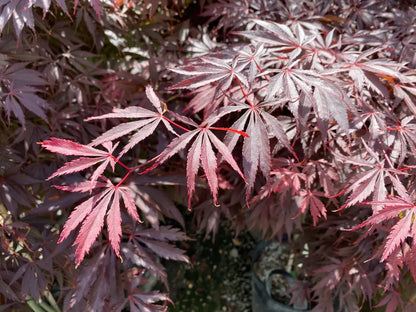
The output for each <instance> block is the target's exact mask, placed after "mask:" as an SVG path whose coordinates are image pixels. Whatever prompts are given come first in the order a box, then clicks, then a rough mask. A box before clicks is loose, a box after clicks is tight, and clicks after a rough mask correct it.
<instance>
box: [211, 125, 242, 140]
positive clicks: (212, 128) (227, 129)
mask: <svg viewBox="0 0 416 312" xmlns="http://www.w3.org/2000/svg"><path fill="white" fill-rule="evenodd" d="M208 129H210V130H223V131H231V132H235V133H238V134H240V135H242V136H245V137H247V138H248V137H249V135H248V134H247V133H245V132H244V131H240V130H236V129H231V128H222V127H209V128H208Z"/></svg>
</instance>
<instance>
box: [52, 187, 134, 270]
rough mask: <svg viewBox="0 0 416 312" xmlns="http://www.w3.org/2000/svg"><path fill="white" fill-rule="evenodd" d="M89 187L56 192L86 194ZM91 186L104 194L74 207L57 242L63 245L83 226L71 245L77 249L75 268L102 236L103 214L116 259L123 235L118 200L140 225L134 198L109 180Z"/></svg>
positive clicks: (65, 188) (99, 193)
mask: <svg viewBox="0 0 416 312" xmlns="http://www.w3.org/2000/svg"><path fill="white" fill-rule="evenodd" d="M91 185H93V183H92V182H91V181H88V182H85V183H83V184H82V185H70V186H63V187H58V188H59V189H61V190H65V191H70V192H82V191H84V192H86V191H89V190H90V189H91ZM94 186H95V187H96V188H97V187H100V188H101V187H104V190H102V191H100V192H98V193H96V194H95V195H92V196H91V197H90V198H88V199H87V200H86V201H84V202H82V203H81V204H80V205H78V206H77V207H75V209H74V211H72V213H71V215H70V216H69V218H68V220H67V221H66V223H65V225H64V227H63V229H62V232H61V234H60V236H59V241H58V242H62V241H63V240H65V239H66V238H67V237H68V236H69V234H70V233H71V232H72V231H73V230H74V229H75V228H77V227H78V225H79V224H80V223H81V222H82V226H81V229H80V231H79V233H78V236H77V238H76V240H75V242H74V245H78V247H77V250H76V252H75V256H76V259H75V262H76V264H77V265H79V264H80V263H81V262H82V260H83V259H84V257H85V254H86V253H87V252H88V251H89V250H90V248H91V246H92V244H93V243H94V241H95V239H96V238H97V236H98V234H99V233H100V232H101V230H102V228H103V226H104V217H105V215H106V213H107V217H106V221H107V229H108V233H109V240H110V243H111V247H112V248H113V250H114V252H115V253H116V255H117V256H118V257H120V237H121V234H122V230H121V215H120V198H122V199H123V203H124V206H125V207H126V209H127V212H128V213H129V215H130V216H131V217H132V218H133V219H134V220H136V221H139V222H141V220H140V217H139V215H138V213H137V210H136V205H135V202H134V198H133V196H132V194H131V192H130V190H129V189H128V188H127V187H123V186H115V185H113V184H112V183H111V182H110V181H109V180H107V183H102V182H99V183H98V184H95V183H94ZM107 211H108V212H107Z"/></svg>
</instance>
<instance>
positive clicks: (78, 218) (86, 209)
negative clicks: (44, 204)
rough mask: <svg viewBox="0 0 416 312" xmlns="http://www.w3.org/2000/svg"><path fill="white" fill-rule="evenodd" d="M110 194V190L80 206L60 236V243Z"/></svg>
mask: <svg viewBox="0 0 416 312" xmlns="http://www.w3.org/2000/svg"><path fill="white" fill-rule="evenodd" d="M108 194H109V190H105V191H103V192H101V193H99V194H97V195H94V196H92V197H90V198H89V199H87V200H86V201H84V202H83V203H81V204H80V205H78V206H77V207H76V208H75V209H74V210H73V211H72V213H71V215H70V216H69V218H68V220H66V222H65V225H64V227H63V230H62V232H61V235H60V236H59V240H58V242H59V243H61V242H62V241H63V240H64V239H66V238H67V237H68V235H69V233H71V232H72V231H73V230H74V229H75V228H76V227H77V226H78V225H79V224H80V223H81V222H82V221H83V220H84V219H85V218H86V217H87V216H88V215H89V214H90V212H91V211H92V209H93V207H94V206H95V205H96V203H97V202H99V201H100V200H101V199H102V198H103V197H104V196H106V195H108Z"/></svg>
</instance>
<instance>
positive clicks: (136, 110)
mask: <svg viewBox="0 0 416 312" xmlns="http://www.w3.org/2000/svg"><path fill="white" fill-rule="evenodd" d="M146 95H147V98H148V99H149V100H150V102H151V103H152V104H153V106H154V107H155V108H156V110H157V112H153V111H151V110H148V109H146V108H143V107H139V106H130V107H127V108H125V109H120V108H114V109H113V112H112V113H109V114H105V115H102V116H95V117H90V118H87V119H86V121H90V120H97V119H105V118H140V120H138V121H130V122H124V123H121V124H119V125H117V126H115V127H113V128H111V129H110V130H108V131H106V132H104V133H103V134H102V135H100V136H99V137H97V138H95V139H94V140H93V141H92V142H91V143H90V145H91V146H96V145H99V144H103V143H106V142H110V141H113V140H115V139H118V138H120V137H122V136H124V135H127V134H128V133H130V132H132V131H137V132H136V133H135V134H133V136H132V137H131V138H130V140H129V142H128V144H127V145H125V146H124V148H123V150H122V151H121V153H120V155H119V156H118V157H119V158H120V157H121V156H122V155H124V154H125V153H126V152H127V151H129V150H130V149H131V148H132V147H134V146H135V145H137V144H139V143H140V142H141V141H142V140H144V139H145V138H147V137H148V136H150V135H151V134H153V133H154V131H155V129H156V127H157V126H158V125H159V123H160V122H162V123H163V124H164V125H165V127H166V128H167V129H168V131H170V132H171V133H173V134H175V135H177V133H176V132H175V130H173V128H172V127H171V125H170V124H169V122H168V121H167V120H166V118H165V117H164V116H163V114H164V112H165V110H164V109H163V108H162V103H161V101H160V99H159V98H158V97H157V95H156V94H155V92H154V91H153V88H152V87H151V86H147V87H146Z"/></svg>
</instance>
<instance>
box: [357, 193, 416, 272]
mask: <svg viewBox="0 0 416 312" xmlns="http://www.w3.org/2000/svg"><path fill="white" fill-rule="evenodd" d="M368 204H372V205H381V206H382V207H383V208H382V209H381V210H379V211H376V212H375V213H374V214H373V215H372V216H371V217H369V218H368V219H367V220H366V221H364V222H363V223H361V224H360V225H358V226H356V227H355V228H353V229H352V230H355V229H358V228H362V227H365V226H377V225H378V224H379V223H381V222H384V221H387V220H391V219H398V221H397V223H396V224H395V225H393V226H392V228H391V231H390V233H389V235H388V236H387V240H386V242H385V245H384V251H383V255H382V257H381V261H386V260H387V259H388V257H389V256H390V255H391V254H392V253H393V252H394V251H395V250H396V249H397V248H398V247H399V246H400V244H401V243H403V242H404V240H405V239H406V238H408V237H412V238H413V239H416V226H415V224H414V218H415V216H416V215H415V212H416V208H415V205H414V204H413V202H412V201H411V199H410V197H407V198H401V197H394V198H391V199H386V200H383V201H378V202H369V203H368ZM412 248H415V247H414V246H413V247H412ZM414 278H415V280H416V276H414Z"/></svg>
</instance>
